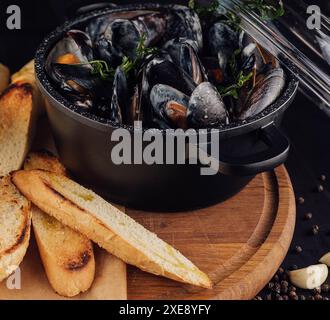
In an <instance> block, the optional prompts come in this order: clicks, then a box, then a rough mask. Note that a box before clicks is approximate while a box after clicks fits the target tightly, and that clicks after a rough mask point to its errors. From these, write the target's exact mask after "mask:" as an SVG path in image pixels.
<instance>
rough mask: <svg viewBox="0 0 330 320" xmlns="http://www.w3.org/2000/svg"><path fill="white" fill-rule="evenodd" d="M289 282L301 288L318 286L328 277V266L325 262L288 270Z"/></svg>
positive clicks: (310, 288)
mask: <svg viewBox="0 0 330 320" xmlns="http://www.w3.org/2000/svg"><path fill="white" fill-rule="evenodd" d="M289 277H290V280H291V282H292V283H293V284H294V285H295V286H296V287H298V288H301V289H309V290H312V289H315V288H318V287H320V286H321V285H322V284H323V283H324V282H325V280H326V279H327V277H328V267H327V265H325V264H317V265H312V266H309V267H307V268H304V269H298V270H294V271H290V272H289Z"/></svg>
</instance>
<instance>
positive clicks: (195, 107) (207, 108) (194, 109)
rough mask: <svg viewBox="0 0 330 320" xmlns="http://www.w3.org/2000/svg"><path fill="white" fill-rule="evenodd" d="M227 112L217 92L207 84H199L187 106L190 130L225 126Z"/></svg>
mask: <svg viewBox="0 0 330 320" xmlns="http://www.w3.org/2000/svg"><path fill="white" fill-rule="evenodd" d="M227 121H228V111H227V109H226V106H225V104H224V102H223V100H222V98H221V96H220V94H219V92H218V90H217V89H216V88H215V87H214V86H213V85H212V84H211V83H209V82H203V83H201V84H200V85H199V86H198V87H197V88H196V89H195V91H194V92H193V93H192V95H191V97H190V100H189V105H188V123H189V125H190V127H192V128H209V127H216V126H218V125H220V124H226V123H227Z"/></svg>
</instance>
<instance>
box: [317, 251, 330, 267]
mask: <svg viewBox="0 0 330 320" xmlns="http://www.w3.org/2000/svg"><path fill="white" fill-rule="evenodd" d="M319 262H320V263H324V264H326V265H327V266H328V267H330V252H328V253H327V254H325V255H324V256H323V257H322V258H321V259H320V261H319Z"/></svg>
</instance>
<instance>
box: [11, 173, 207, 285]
mask: <svg viewBox="0 0 330 320" xmlns="http://www.w3.org/2000/svg"><path fill="white" fill-rule="evenodd" d="M13 181H14V183H15V185H16V186H17V188H18V189H19V190H20V191H21V192H22V193H23V194H24V195H25V196H26V197H27V198H28V199H29V200H31V201H32V202H33V203H34V204H35V205H36V206H37V207H39V208H40V209H41V210H43V211H45V212H46V213H48V214H50V215H52V216H53V217H55V218H56V219H57V220H59V221H61V222H62V223H64V224H66V225H68V226H70V227H71V228H73V229H75V230H78V231H80V232H81V233H82V234H84V235H86V237H88V238H89V239H91V240H93V241H94V242H96V243H98V244H99V245H100V246H101V247H103V248H104V249H106V250H107V251H108V252H109V253H111V254H113V255H115V256H117V257H118V258H120V259H122V260H123V261H125V262H126V263H128V264H131V265H135V266H137V267H138V268H140V269H142V270H144V271H147V272H150V273H153V274H156V275H161V276H164V277H167V278H170V279H173V280H176V281H180V282H184V283H189V284H193V285H196V286H201V287H205V288H211V287H212V283H211V281H210V279H209V278H208V276H207V275H206V274H205V273H203V272H202V271H200V270H199V269H198V268H197V267H196V266H195V265H194V264H193V263H192V262H190V261H189V260H188V259H187V258H185V257H184V256H183V255H182V254H181V253H180V252H179V251H177V250H176V249H174V248H173V247H171V246H170V245H169V244H167V243H165V242H164V241H162V240H161V239H159V238H158V237H157V236H156V235H155V234H154V233H151V232H150V231H148V230H147V229H145V228H144V227H143V226H141V225H140V224H138V223H137V222H135V221H134V220H133V219H131V218H130V217H129V216H127V215H125V214H124V213H123V212H121V211H120V210H118V209H117V208H116V207H114V206H113V205H111V204H110V203H108V202H106V201H105V200H103V199H102V198H101V197H99V196H98V195H96V194H95V193H94V192H92V191H90V190H88V189H86V188H84V187H82V186H80V185H79V184H77V183H75V182H74V181H72V180H70V179H68V178H66V177H64V176H61V175H56V174H54V173H50V172H45V171H38V170H34V171H18V172H15V173H14V174H13Z"/></svg>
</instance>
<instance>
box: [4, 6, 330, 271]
mask: <svg viewBox="0 0 330 320" xmlns="http://www.w3.org/2000/svg"><path fill="white" fill-rule="evenodd" d="M94 2H97V1H94ZM113 2H116V3H132V2H138V1H113ZM143 2H145V1H143ZM149 2H156V1H149ZM158 2H159V1H158ZM161 2H162V3H166V2H170V1H161ZM172 2H176V3H183V4H186V3H187V1H172ZM306 2H309V3H310V4H319V5H320V6H321V8H322V10H323V13H324V14H326V15H327V16H329V11H330V1H328V0H325V1H316V0H310V1H306ZM87 3H93V1H78V0H72V1H68V0H67V1H60V0H50V1H37V0H28V1H27V0H24V1H14V0H12V1H10V0H9V1H8V0H1V3H0V41H1V42H0V61H1V62H2V63H4V64H6V65H8V66H10V68H11V70H12V71H15V70H17V69H19V68H20V67H21V66H22V65H23V64H25V63H26V62H27V61H28V60H30V59H32V58H33V55H34V52H35V50H36V48H37V46H38V44H39V43H40V41H41V40H42V38H43V37H44V36H45V35H46V34H47V33H49V32H50V31H51V30H52V29H54V28H55V27H56V26H57V25H59V24H60V23H62V22H63V21H65V19H66V18H67V17H70V16H72V15H73V14H74V12H75V8H78V7H79V6H80V5H81V4H87ZM11 4H16V5H19V6H20V8H21V10H22V30H16V31H9V30H7V29H6V14H5V13H6V8H7V6H8V5H11ZM283 130H284V131H285V132H286V133H287V135H288V137H289V138H290V139H291V141H292V152H291V155H290V158H289V160H288V161H287V164H286V165H287V168H288V170H289V173H290V176H291V179H292V182H293V186H294V189H295V193H296V196H297V197H299V196H303V197H304V198H305V203H304V204H303V205H299V204H298V205H297V227H296V232H295V235H294V239H293V242H292V249H291V250H290V251H289V253H288V256H287V258H286V259H285V261H284V263H283V266H284V267H285V268H289V267H290V266H291V265H293V264H295V265H297V266H299V267H305V266H308V265H310V264H315V263H317V261H318V259H319V258H320V257H321V255H322V254H324V253H326V252H328V251H330V193H329V190H330V118H329V117H327V116H326V115H325V113H323V112H322V111H320V109H319V108H318V106H316V105H313V104H311V103H310V102H309V101H308V100H307V99H306V98H305V97H304V96H303V95H301V94H298V96H297V98H296V100H295V102H294V103H293V105H292V106H291V107H290V109H289V110H288V111H287V113H286V116H285V119H284V123H283ZM0 152H1V151H0ZM321 174H325V175H326V176H327V177H328V179H327V181H326V182H323V183H322V184H323V186H324V189H325V190H324V192H322V193H319V192H317V191H316V189H317V186H318V185H319V184H320V180H319V177H320V175H321ZM307 212H312V213H313V219H312V220H311V221H305V220H304V215H305V213H307ZM315 224H318V225H319V226H320V228H321V229H320V234H319V235H317V236H314V235H312V233H311V230H312V226H313V225H315ZM296 245H301V246H302V248H303V251H302V253H300V254H297V253H295V252H294V250H293V248H294V247H295V246H296Z"/></svg>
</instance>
